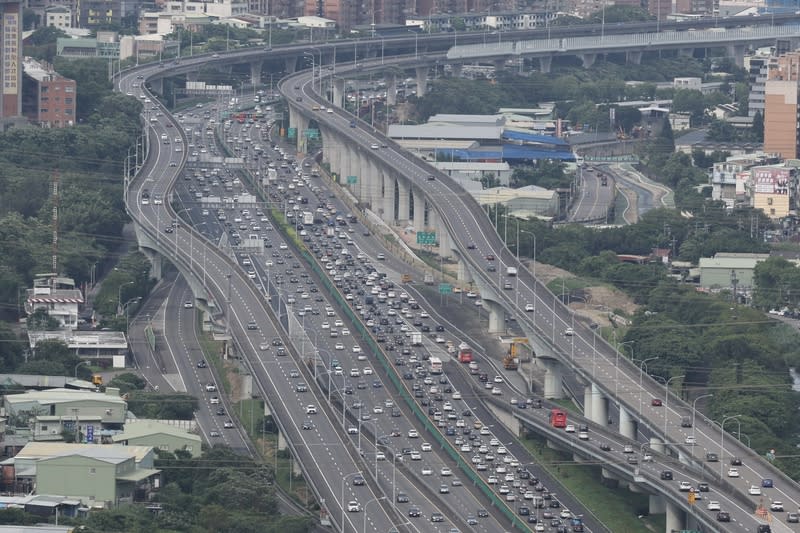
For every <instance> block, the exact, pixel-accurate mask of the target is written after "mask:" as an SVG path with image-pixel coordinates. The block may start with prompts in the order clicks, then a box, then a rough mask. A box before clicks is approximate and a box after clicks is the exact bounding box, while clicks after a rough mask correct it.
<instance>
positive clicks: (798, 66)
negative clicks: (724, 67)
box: [764, 52, 800, 159]
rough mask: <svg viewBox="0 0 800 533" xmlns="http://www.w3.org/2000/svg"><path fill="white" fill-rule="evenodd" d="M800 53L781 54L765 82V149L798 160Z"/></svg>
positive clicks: (799, 140) (799, 144)
mask: <svg viewBox="0 0 800 533" xmlns="http://www.w3.org/2000/svg"><path fill="white" fill-rule="evenodd" d="M799 80H800V52H790V53H787V54H784V55H781V56H780V57H778V58H777V59H776V60H775V61H774V62H773V63H772V64H771V65H770V68H769V69H768V71H767V80H766V82H765V84H764V150H765V151H766V152H769V153H776V154H779V155H780V156H781V157H782V158H784V159H797V158H798V153H800V151H799V150H798V146H800V137H798V116H799V114H800V113H799V111H800V110H799V109H798V81H799Z"/></svg>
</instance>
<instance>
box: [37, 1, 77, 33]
mask: <svg viewBox="0 0 800 533" xmlns="http://www.w3.org/2000/svg"><path fill="white" fill-rule="evenodd" d="M44 23H45V25H46V26H48V27H50V26H52V27H54V28H58V29H60V30H65V29H67V28H71V27H72V10H71V9H70V8H69V7H67V6H52V7H48V8H47V9H45V10H44Z"/></svg>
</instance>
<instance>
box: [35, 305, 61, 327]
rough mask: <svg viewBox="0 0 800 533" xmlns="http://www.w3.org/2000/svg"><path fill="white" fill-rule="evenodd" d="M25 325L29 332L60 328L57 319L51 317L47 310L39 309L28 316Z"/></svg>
mask: <svg viewBox="0 0 800 533" xmlns="http://www.w3.org/2000/svg"><path fill="white" fill-rule="evenodd" d="M26 325H27V326H28V329H29V330H31V331H53V330H56V329H58V328H59V327H60V326H61V324H60V323H59V322H58V320H57V319H55V318H53V317H51V316H50V314H49V313H48V312H47V310H45V309H44V308H41V307H40V308H38V309H36V310H35V311H34V312H33V313H31V314H30V315H28V320H27V321H26Z"/></svg>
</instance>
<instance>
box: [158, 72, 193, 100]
mask: <svg viewBox="0 0 800 533" xmlns="http://www.w3.org/2000/svg"><path fill="white" fill-rule="evenodd" d="M187 80H188V76H187ZM149 83H150V89H151V90H152V91H153V92H154V93H156V94H158V95H160V96H164V78H156V79H154V80H151V81H150V82H149Z"/></svg>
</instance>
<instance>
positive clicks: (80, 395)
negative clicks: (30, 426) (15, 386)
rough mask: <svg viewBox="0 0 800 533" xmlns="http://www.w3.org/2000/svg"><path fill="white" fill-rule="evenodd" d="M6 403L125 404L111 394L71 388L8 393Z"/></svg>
mask: <svg viewBox="0 0 800 533" xmlns="http://www.w3.org/2000/svg"><path fill="white" fill-rule="evenodd" d="M5 401H6V403H7V404H10V405H14V404H22V403H30V402H38V403H40V404H52V403H67V402H103V403H113V404H119V405H121V406H123V407H124V406H126V405H127V403H126V402H125V400H123V399H122V398H120V397H119V396H114V395H111V394H101V393H99V392H87V391H82V390H71V389H49V390H42V391H27V392H24V393H22V394H8V395H6V397H5Z"/></svg>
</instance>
